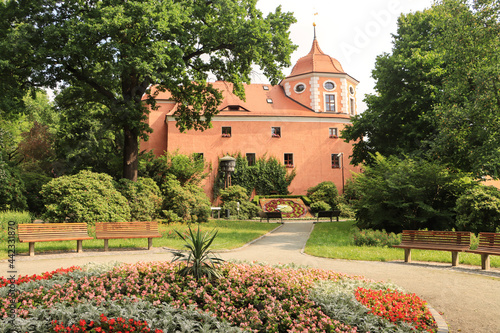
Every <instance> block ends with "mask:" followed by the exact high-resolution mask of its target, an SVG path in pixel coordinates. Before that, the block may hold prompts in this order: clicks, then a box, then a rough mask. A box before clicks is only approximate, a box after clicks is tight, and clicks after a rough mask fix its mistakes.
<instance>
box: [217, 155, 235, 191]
mask: <svg viewBox="0 0 500 333" xmlns="http://www.w3.org/2000/svg"><path fill="white" fill-rule="evenodd" d="M219 166H220V169H221V171H222V172H224V179H225V180H224V188H226V187H228V186H231V173H232V172H234V167H235V166H236V159H235V158H234V157H231V156H229V155H226V156H224V157H222V158H220V159H219Z"/></svg>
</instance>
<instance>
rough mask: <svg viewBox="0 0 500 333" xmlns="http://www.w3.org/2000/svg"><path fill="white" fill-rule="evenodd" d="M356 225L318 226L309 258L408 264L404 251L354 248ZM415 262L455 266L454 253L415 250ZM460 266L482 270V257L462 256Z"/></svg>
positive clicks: (499, 259)
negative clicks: (396, 261) (453, 263)
mask: <svg viewBox="0 0 500 333" xmlns="http://www.w3.org/2000/svg"><path fill="white" fill-rule="evenodd" d="M353 230H354V221H346V222H333V223H329V222H328V223H318V224H315V226H314V230H313V232H312V233H311V236H310V237H309V240H308V241H307V244H306V247H305V252H306V253H307V254H310V255H313V256H317V257H324V258H332V259H347V260H367V261H394V260H404V250H403V249H397V248H389V247H373V246H355V245H353V244H354V243H353ZM411 258H412V261H425V262H442V263H450V264H451V252H448V251H427V250H412V251H411ZM459 259H460V264H463V265H474V266H481V256H480V255H479V254H473V253H460V254H459ZM490 260H491V267H500V256H490Z"/></svg>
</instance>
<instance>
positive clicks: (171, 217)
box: [162, 210, 181, 223]
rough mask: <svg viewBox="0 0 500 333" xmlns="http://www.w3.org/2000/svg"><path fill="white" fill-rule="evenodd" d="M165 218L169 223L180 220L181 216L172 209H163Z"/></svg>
mask: <svg viewBox="0 0 500 333" xmlns="http://www.w3.org/2000/svg"><path fill="white" fill-rule="evenodd" d="M162 213H163V216H164V220H165V222H167V223H172V222H179V221H180V220H181V218H180V217H179V215H177V214H176V213H175V212H174V211H172V210H162Z"/></svg>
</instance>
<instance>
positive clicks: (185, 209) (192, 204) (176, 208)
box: [162, 175, 210, 222]
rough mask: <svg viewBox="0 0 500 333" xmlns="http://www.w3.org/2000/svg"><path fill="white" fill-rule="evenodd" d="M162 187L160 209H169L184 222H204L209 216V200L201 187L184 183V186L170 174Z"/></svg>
mask: <svg viewBox="0 0 500 333" xmlns="http://www.w3.org/2000/svg"><path fill="white" fill-rule="evenodd" d="M162 188H163V195H164V198H163V205H162V210H164V211H171V212H173V213H175V214H176V215H177V216H179V217H180V218H181V219H182V220H184V221H186V222H206V221H208V218H209V216H210V201H209V200H208V198H207V196H206V194H205V192H204V191H203V189H202V188H201V187H198V186H196V185H192V184H186V185H185V186H184V187H183V186H181V183H180V182H179V181H178V180H177V179H176V178H175V177H174V176H172V175H169V176H168V177H167V180H166V182H165V183H164V184H163V185H162Z"/></svg>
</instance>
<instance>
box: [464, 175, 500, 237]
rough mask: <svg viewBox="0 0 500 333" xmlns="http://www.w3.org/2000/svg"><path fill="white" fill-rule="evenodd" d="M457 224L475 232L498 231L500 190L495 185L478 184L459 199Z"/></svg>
mask: <svg viewBox="0 0 500 333" xmlns="http://www.w3.org/2000/svg"><path fill="white" fill-rule="evenodd" d="M457 224H458V226H459V227H460V229H462V230H467V231H472V232H475V233H479V232H481V231H483V232H498V229H499V228H500V191H499V190H498V189H497V188H496V187H493V186H483V185H478V186H474V187H473V188H471V189H469V190H467V191H466V192H465V193H464V194H463V195H462V196H460V198H458V200H457Z"/></svg>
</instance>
